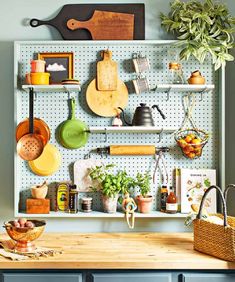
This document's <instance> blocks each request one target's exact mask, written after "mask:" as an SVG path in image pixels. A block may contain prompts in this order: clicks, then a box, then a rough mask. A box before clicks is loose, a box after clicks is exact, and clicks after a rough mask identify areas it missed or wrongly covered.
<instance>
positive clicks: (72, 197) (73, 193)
mask: <svg viewBox="0 0 235 282" xmlns="http://www.w3.org/2000/svg"><path fill="white" fill-rule="evenodd" d="M69 188H70V190H69V210H68V211H69V213H77V212H78V191H77V186H76V185H70V187H69Z"/></svg>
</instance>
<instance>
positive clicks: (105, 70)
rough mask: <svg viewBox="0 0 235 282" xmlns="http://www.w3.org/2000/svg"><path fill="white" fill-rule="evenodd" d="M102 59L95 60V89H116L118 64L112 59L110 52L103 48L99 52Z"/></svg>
mask: <svg viewBox="0 0 235 282" xmlns="http://www.w3.org/2000/svg"><path fill="white" fill-rule="evenodd" d="M101 56H102V58H103V60H102V61H99V62H97V78H96V80H97V90H99V91H115V90H117V81H118V65H117V62H114V61H113V60H112V52H111V51H110V50H104V51H102V52H101Z"/></svg>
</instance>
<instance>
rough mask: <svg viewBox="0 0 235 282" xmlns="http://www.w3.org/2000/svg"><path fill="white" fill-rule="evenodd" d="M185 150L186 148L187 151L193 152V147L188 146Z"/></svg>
mask: <svg viewBox="0 0 235 282" xmlns="http://www.w3.org/2000/svg"><path fill="white" fill-rule="evenodd" d="M186 148H187V151H189V152H194V147H193V146H190V145H188V146H187V147H186Z"/></svg>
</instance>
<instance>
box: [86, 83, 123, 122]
mask: <svg viewBox="0 0 235 282" xmlns="http://www.w3.org/2000/svg"><path fill="white" fill-rule="evenodd" d="M96 85H97V83H96V79H93V80H92V81H91V82H90V84H89V85H88V87H87V91H86V101H87V104H88V106H89V108H90V109H91V111H92V112H94V113H95V114H97V115H98V116H102V117H114V116H116V115H117V114H118V113H119V110H118V107H121V108H125V107H126V106H127V103H128V89H127V87H126V85H125V83H124V82H123V81H122V80H120V79H118V83H117V90H115V91H98V90H97V87H96Z"/></svg>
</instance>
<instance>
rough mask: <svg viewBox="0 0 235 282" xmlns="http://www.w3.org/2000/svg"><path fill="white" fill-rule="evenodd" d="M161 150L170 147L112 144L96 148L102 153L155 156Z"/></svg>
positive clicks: (97, 151)
mask: <svg viewBox="0 0 235 282" xmlns="http://www.w3.org/2000/svg"><path fill="white" fill-rule="evenodd" d="M160 151H164V152H167V151H169V149H168V148H167V147H159V148H157V147H155V146H154V145H110V146H108V147H103V148H97V149H96V150H95V152H96V153H98V154H100V155H110V156H154V155H155V154H156V153H158V152H160ZM92 152H93V151H91V153H92Z"/></svg>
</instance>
